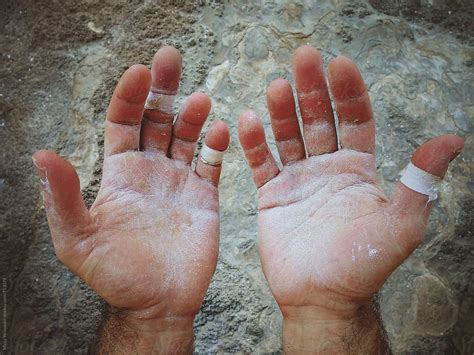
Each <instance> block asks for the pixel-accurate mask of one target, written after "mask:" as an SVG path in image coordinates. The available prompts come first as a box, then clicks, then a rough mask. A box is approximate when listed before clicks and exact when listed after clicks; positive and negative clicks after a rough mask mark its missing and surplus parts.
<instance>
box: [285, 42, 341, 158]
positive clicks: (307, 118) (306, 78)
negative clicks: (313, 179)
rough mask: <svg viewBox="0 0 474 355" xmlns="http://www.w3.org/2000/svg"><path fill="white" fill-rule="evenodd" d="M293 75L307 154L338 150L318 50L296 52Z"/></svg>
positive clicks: (308, 48) (329, 101) (308, 49)
mask: <svg viewBox="0 0 474 355" xmlns="http://www.w3.org/2000/svg"><path fill="white" fill-rule="evenodd" d="M293 75H294V77H295V82H296V91H297V93H298V103H299V107H300V111H301V118H302V119H303V136H304V141H305V145H306V151H307V153H308V156H311V155H318V154H323V153H330V152H334V151H336V150H337V134H336V127H335V125H334V116H333V113H332V107H331V99H330V98H329V93H328V88H327V85H326V79H325V76H324V69H323V60H322V59H321V55H320V54H319V52H318V51H317V50H315V49H314V48H312V47H310V46H302V47H299V48H298V49H297V50H296V51H295V53H294V55H293Z"/></svg>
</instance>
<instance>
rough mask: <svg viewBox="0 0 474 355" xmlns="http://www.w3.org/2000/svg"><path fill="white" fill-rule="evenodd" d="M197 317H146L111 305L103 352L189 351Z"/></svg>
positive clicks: (100, 350) (101, 342)
mask: <svg viewBox="0 0 474 355" xmlns="http://www.w3.org/2000/svg"><path fill="white" fill-rule="evenodd" d="M193 320H194V318H193V317H165V318H143V317H136V316H135V315H134V314H132V313H130V312H126V311H121V310H117V309H114V308H111V309H110V310H109V312H108V314H107V316H106V318H105V320H104V323H103V325H102V330H101V337H100V340H99V343H98V347H97V352H98V353H99V354H189V353H191V352H192V347H193V340H194V336H193Z"/></svg>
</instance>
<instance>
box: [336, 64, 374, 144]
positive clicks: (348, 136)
mask: <svg viewBox="0 0 474 355" xmlns="http://www.w3.org/2000/svg"><path fill="white" fill-rule="evenodd" d="M328 71H329V86H330V87H331V92H332V95H333V97H334V104H335V108H336V112H337V117H338V119H339V142H340V145H341V148H343V149H352V150H357V151H360V152H366V153H374V152H375V123H374V120H373V115H372V107H371V105H370V99H369V94H368V92H367V88H366V87H365V84H364V81H363V79H362V76H361V74H360V72H359V69H357V66H356V65H355V64H354V63H353V62H352V61H351V60H350V59H348V58H345V57H337V58H335V59H333V60H332V61H331V62H330V63H329V68H328Z"/></svg>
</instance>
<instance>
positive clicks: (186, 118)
mask: <svg viewBox="0 0 474 355" xmlns="http://www.w3.org/2000/svg"><path fill="white" fill-rule="evenodd" d="M210 110H211V99H210V98H209V97H208V96H207V95H206V94H202V93H199V92H196V93H194V94H192V95H191V96H190V97H188V99H187V100H186V101H185V102H184V104H183V107H182V108H181V110H180V112H179V115H178V118H177V119H176V122H175V124H174V126H173V138H172V141H171V148H170V154H171V157H172V158H173V159H178V160H182V161H184V162H186V163H188V164H191V162H192V160H193V157H194V149H195V148H196V142H197V140H198V138H199V134H200V133H201V129H202V126H203V125H204V122H205V121H206V119H207V116H208V115H209V112H210Z"/></svg>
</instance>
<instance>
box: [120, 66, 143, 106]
mask: <svg viewBox="0 0 474 355" xmlns="http://www.w3.org/2000/svg"><path fill="white" fill-rule="evenodd" d="M150 83H151V75H150V71H149V70H148V68H147V67H146V66H144V65H143V64H134V65H132V66H131V67H130V68H128V69H127V70H126V71H125V72H124V73H123V75H122V77H121V78H120V80H119V82H118V84H117V87H116V88H115V92H116V95H117V96H119V97H120V98H123V99H125V100H127V101H128V102H133V103H139V104H142V103H143V102H144V99H145V98H146V95H148V91H149V90H150Z"/></svg>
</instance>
